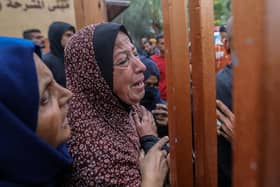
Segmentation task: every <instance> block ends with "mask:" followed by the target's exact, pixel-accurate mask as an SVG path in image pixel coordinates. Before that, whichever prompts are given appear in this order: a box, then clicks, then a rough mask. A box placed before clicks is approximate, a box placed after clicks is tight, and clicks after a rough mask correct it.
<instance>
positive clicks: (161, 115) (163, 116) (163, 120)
mask: <svg viewBox="0 0 280 187" xmlns="http://www.w3.org/2000/svg"><path fill="white" fill-rule="evenodd" d="M152 113H153V114H154V116H155V119H156V122H157V124H159V125H164V126H166V125H168V110H167V105H166V104H156V109H155V110H153V111H152Z"/></svg>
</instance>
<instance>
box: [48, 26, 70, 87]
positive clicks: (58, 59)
mask: <svg viewBox="0 0 280 187" xmlns="http://www.w3.org/2000/svg"><path fill="white" fill-rule="evenodd" d="M68 30H72V31H73V32H75V28H74V27H73V26H72V25H70V24H68V23H64V22H53V23H52V24H51V25H50V27H49V32H48V38H49V41H50V52H49V53H47V54H45V55H44V56H43V61H44V62H45V64H46V65H47V66H48V68H49V69H50V70H51V72H52V74H53V76H54V79H55V80H56V82H58V83H59V84H60V85H62V86H63V87H66V77H65V70H64V48H63V47H62V45H61V39H62V35H63V34H64V33H65V32H66V31H68Z"/></svg>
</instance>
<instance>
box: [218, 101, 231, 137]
mask: <svg viewBox="0 0 280 187" xmlns="http://www.w3.org/2000/svg"><path fill="white" fill-rule="evenodd" d="M216 104H217V110H216V114H217V120H218V121H219V123H221V124H220V125H221V126H220V128H218V134H219V135H222V136H223V137H225V138H226V139H227V140H228V141H230V142H232V136H233V129H234V121H235V115H234V114H233V113H232V112H231V111H230V109H229V108H228V107H227V106H226V105H224V104H223V102H221V101H220V100H217V101H216Z"/></svg>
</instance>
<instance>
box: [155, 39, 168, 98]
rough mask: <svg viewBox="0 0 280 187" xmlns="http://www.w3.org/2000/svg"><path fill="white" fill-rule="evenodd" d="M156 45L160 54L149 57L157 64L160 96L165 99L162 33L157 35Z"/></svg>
mask: <svg viewBox="0 0 280 187" xmlns="http://www.w3.org/2000/svg"><path fill="white" fill-rule="evenodd" d="M157 46H158V48H159V50H160V54H154V55H152V56H151V59H152V60H153V61H154V62H155V63H156V64H157V66H158V69H159V72H160V80H159V90H160V98H161V99H163V100H165V101H166V99H167V88H166V87H167V86H166V69H165V57H164V53H165V47H164V37H163V34H160V35H158V36H157Z"/></svg>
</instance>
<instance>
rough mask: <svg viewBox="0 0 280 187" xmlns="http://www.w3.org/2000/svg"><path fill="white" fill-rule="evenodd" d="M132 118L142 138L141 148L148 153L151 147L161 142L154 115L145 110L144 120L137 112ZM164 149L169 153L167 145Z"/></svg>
mask: <svg viewBox="0 0 280 187" xmlns="http://www.w3.org/2000/svg"><path fill="white" fill-rule="evenodd" d="M132 117H133V120H134V122H135V125H136V129H137V132H138V135H139V137H140V143H141V148H142V149H144V152H145V153H147V152H148V151H149V150H150V149H151V147H153V145H155V144H156V143H157V142H158V141H159V138H158V137H157V129H156V125H155V122H154V118H153V116H152V114H151V113H150V112H149V111H147V110H146V109H144V108H143V116H142V119H140V118H139V115H138V114H137V113H136V112H135V113H133V114H132ZM164 149H165V150H166V151H167V152H169V148H168V146H167V145H165V146H164Z"/></svg>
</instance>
